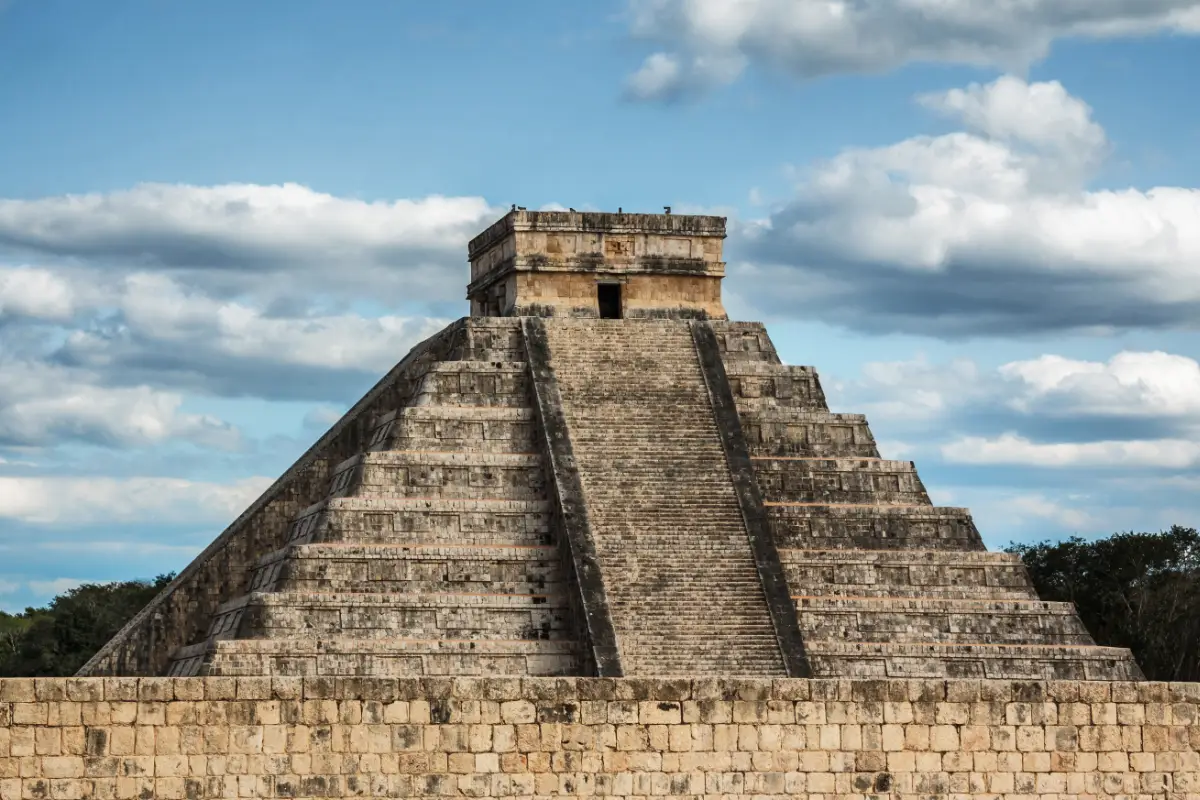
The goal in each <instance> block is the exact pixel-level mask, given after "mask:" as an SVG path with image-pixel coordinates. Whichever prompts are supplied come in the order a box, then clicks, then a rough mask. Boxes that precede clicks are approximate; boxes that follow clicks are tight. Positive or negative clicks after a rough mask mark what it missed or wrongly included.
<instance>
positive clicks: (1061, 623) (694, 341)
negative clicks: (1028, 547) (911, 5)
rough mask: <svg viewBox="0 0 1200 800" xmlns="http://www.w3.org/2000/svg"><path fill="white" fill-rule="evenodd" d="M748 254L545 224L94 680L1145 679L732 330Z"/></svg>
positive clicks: (483, 244) (218, 547)
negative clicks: (733, 297) (736, 257)
mask: <svg viewBox="0 0 1200 800" xmlns="http://www.w3.org/2000/svg"><path fill="white" fill-rule="evenodd" d="M724 237H725V219H724V218H721V217H712V216H684V215H678V214H623V213H618V214H603V213H577V212H574V211H572V212H545V211H541V212H535V211H526V210H524V209H515V208H514V210H513V211H512V212H511V213H509V214H507V215H505V216H504V217H503V218H502V219H500V220H499V221H498V222H496V223H495V224H494V225H492V226H491V227H489V228H488V229H487V230H486V231H484V232H483V233H482V234H480V235H479V236H478V237H476V238H475V239H474V240H472V241H471V243H470V248H469V259H470V264H471V275H470V283H469V286H468V289H467V295H468V299H469V300H470V304H471V315H470V316H469V317H466V318H463V319H460V320H458V321H457V322H454V323H453V324H451V325H449V326H448V327H446V328H445V329H444V330H442V331H441V332H440V333H438V334H436V335H435V336H433V337H431V338H430V339H428V340H426V341H425V342H422V343H421V344H419V345H417V346H416V347H415V348H413V350H412V351H411V352H410V353H409V354H408V355H407V356H405V357H404V359H403V360H401V361H400V363H399V364H397V365H396V366H395V368H393V369H392V370H391V371H390V372H389V373H388V374H387V375H386V376H385V377H384V378H383V379H382V380H381V381H380V382H379V383H378V384H377V385H376V386H375V387H374V388H373V389H372V390H371V391H370V392H368V393H367V395H366V396H365V397H364V398H363V399H362V400H361V401H360V402H359V403H358V404H357V405H355V406H354V408H352V409H351V410H350V412H349V413H347V414H346V416H345V417H344V418H343V419H342V420H341V421H339V422H338V423H337V424H336V425H334V426H333V427H332V428H331V429H330V430H329V432H328V433H326V434H325V435H324V436H322V437H321V439H320V440H319V441H318V442H317V443H316V444H315V445H313V447H312V448H311V449H310V450H309V451H308V452H307V453H305V454H304V455H303V456H302V457H301V458H300V459H299V460H298V461H297V462H296V464H295V465H294V466H292V468H291V469H289V470H288V471H287V472H286V473H285V474H284V475H283V476H282V477H281V478H280V479H279V480H278V481H277V482H276V483H275V484H274V485H273V486H271V488H270V489H268V490H267V491H266V493H264V494H263V496H262V497H261V498H259V499H258V500H257V501H256V502H255V503H254V504H253V505H252V506H251V507H250V508H249V509H247V510H246V511H245V513H243V514H242V515H241V516H240V517H239V518H238V519H237V520H235V521H234V523H233V524H232V525H231V526H230V527H229V528H228V529H226V530H225V532H224V533H222V534H221V535H220V536H219V537H218V538H217V539H216V541H214V542H213V543H212V544H211V545H210V546H209V547H208V548H207V549H205V550H204V552H203V553H201V554H200V556H199V557H197V558H196V560H195V561H193V562H192V564H191V565H189V566H188V567H187V568H186V569H185V570H184V571H183V572H182V573H181V574H180V575H179V577H178V578H177V579H176V580H175V581H174V582H173V583H172V584H171V585H170V586H169V587H167V588H166V589H165V590H164V591H163V592H162V594H160V595H159V596H158V597H157V598H156V599H155V600H154V601H153V602H151V603H150V604H149V605H148V606H147V607H146V608H145V609H144V610H143V611H142V612H140V613H139V614H138V615H137V616H136V617H135V618H134V619H133V620H132V621H131V622H130V623H129V624H128V625H127V626H126V627H125V628H124V629H123V630H122V631H121V632H120V633H119V634H118V635H117V636H116V637H114V639H113V640H112V641H111V642H110V643H109V644H107V645H106V646H105V647H104V648H103V649H102V650H101V651H100V652H99V653H98V654H97V655H96V656H95V657H94V658H93V659H92V660H91V661H90V662H89V663H88V664H87V665H86V666H85V667H84V668H83V670H82V671H81V673H80V674H81V675H172V676H185V675H214V676H217V675H221V676H229V675H237V676H253V675H289V676H291V675H303V676H399V675H432V676H466V675H489V676H493V675H516V676H525V675H599V676H650V675H659V676H668V675H681V676H705V675H752V676H781V677H783V676H793V677H806V676H813V677H884V676H887V677H981V678H982V677H987V678H1022V679H1023V678H1044V679H1067V678H1069V679H1089V680H1129V679H1140V678H1141V673H1140V672H1139V670H1138V667H1137V665H1136V664H1135V663H1134V661H1133V660H1132V658H1131V656H1130V654H1129V652H1128V651H1127V650H1122V649H1115V648H1107V647H1098V646H1096V644H1095V642H1094V641H1093V639H1092V638H1091V636H1090V635H1089V634H1088V632H1087V630H1085V629H1084V627H1083V625H1082V623H1081V622H1080V619H1079V617H1078V616H1077V614H1076V613H1075V609H1074V607H1073V606H1072V605H1071V604H1069V603H1052V602H1043V601H1041V600H1039V599H1038V597H1037V595H1036V593H1035V591H1034V589H1033V587H1032V586H1031V584H1030V582H1029V579H1028V577H1027V575H1026V573H1025V570H1024V568H1023V567H1022V565H1021V563H1020V561H1019V560H1018V559H1017V557H1016V556H1013V555H1010V554H1006V553H994V552H988V550H987V549H986V547H985V546H984V544H983V541H982V539H981V538H980V535H979V532H978V531H977V530H976V527H975V525H974V523H973V522H972V519H971V516H970V514H969V512H968V511H967V510H966V509H962V508H944V507H938V506H934V505H933V504H932V503H931V502H930V500H929V496H928V495H927V494H926V491H925V488H924V486H923V485H922V483H921V480H920V478H919V477H918V476H917V472H916V469H915V467H914V465H913V464H912V462H909V461H890V460H886V459H884V458H882V457H881V456H880V453H879V451H878V449H877V447H876V444H875V440H874V439H873V437H872V435H871V431H870V428H869V427H868V425H867V420H866V419H865V418H864V417H863V416H861V415H858V414H846V413H834V412H831V411H830V410H829V408H828V407H827V405H826V402H825V397H824V394H823V392H822V389H821V383H820V380H819V379H818V377H817V373H816V370H815V369H814V368H813V367H807V366H790V365H784V364H783V363H781V361H780V359H779V357H778V355H777V354H776V351H775V349H774V347H773V346H772V344H771V340H770V338H769V337H768V336H767V332H766V330H765V328H764V327H763V325H761V324H759V323H754V322H731V321H728V320H727V317H726V314H725V311H724V309H723V307H722V304H721V288H720V287H721V280H722V278H723V276H724V267H725V265H724V263H723V262H722V243H723V239H724Z"/></svg>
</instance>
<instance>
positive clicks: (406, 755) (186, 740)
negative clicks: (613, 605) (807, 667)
mask: <svg viewBox="0 0 1200 800" xmlns="http://www.w3.org/2000/svg"><path fill="white" fill-rule="evenodd" d="M1198 708H1200V685H1197V684H1163V683H1151V682H1145V681H1142V682H1110V681H1104V682H1099V681H1091V682H1088V681H1073V680H1070V681H1044V680H1032V681H998V680H934V679H926V680H897V679H890V680H845V679H841V680H820V679H818V680H794V679H783V680H774V681H772V680H746V679H743V680H737V679H708V680H688V679H678V678H677V679H672V680H636V679H616V680H611V679H589V678H572V679H562V678H560V679H546V678H484V679H454V680H449V679H436V678H423V679H420V678H399V679H381V678H340V679H334V678H306V679H299V678H280V677H276V678H237V679H235V678H182V679H163V678H143V679H128V678H109V679H38V680H32V679H29V680H0V797H2V798H4V800H9V799H10V798H12V799H13V800H16V799H17V798H22V799H23V798H30V799H32V798H58V797H62V798H120V799H121V800H126V799H128V800H133V799H134V798H137V800H144V799H145V798H191V799H193V800H209V799H210V798H211V799H212V800H216V799H218V798H220V799H222V800H223V799H225V798H235V797H326V798H348V797H362V796H376V797H434V796H436V797H515V798H530V799H532V798H545V797H579V796H585V795H599V796H607V797H615V798H622V799H623V800H632V798H645V797H651V796H655V797H688V798H711V799H712V800H717V798H740V797H778V798H785V797H787V798H803V799H804V800H826V799H827V798H833V797H839V798H841V797H844V798H862V799H863V800H866V798H869V797H890V796H895V797H960V798H979V800H985V798H1013V799H1014V800H1015V799H1016V798H1032V797H1038V798H1062V799H1063V800H1076V799H1077V798H1078V800H1084V798H1101V797H1129V798H1169V799H1170V800H1198V798H1200V752H1198V751H1200V726H1197V718H1198V713H1200V712H1198Z"/></svg>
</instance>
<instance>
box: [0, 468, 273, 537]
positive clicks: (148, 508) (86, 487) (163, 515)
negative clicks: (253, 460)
mask: <svg viewBox="0 0 1200 800" xmlns="http://www.w3.org/2000/svg"><path fill="white" fill-rule="evenodd" d="M271 483H272V479H271V478H266V477H255V478H246V479H244V480H240V481H236V482H233V483H228V484H222V483H207V482H199V481H189V480H183V479H179V478H147V477H138V478H124V479H115V478H56V477H45V478H9V477H0V519H10V520H17V521H21V522H27V523H37V524H62V525H86V524H89V523H98V522H108V523H116V522H124V523H135V522H155V523H161V524H169V523H187V524H200V523H218V524H219V523H228V522H229V521H231V520H232V519H233V518H234V517H236V516H237V515H238V514H240V513H241V512H242V511H243V510H245V508H246V506H248V505H249V504H250V503H251V502H252V501H253V500H254V499H255V498H257V497H258V496H259V495H260V494H262V492H263V491H265V490H266V488H267V487H268V486H270V485H271Z"/></svg>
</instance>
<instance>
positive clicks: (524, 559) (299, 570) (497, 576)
mask: <svg viewBox="0 0 1200 800" xmlns="http://www.w3.org/2000/svg"><path fill="white" fill-rule="evenodd" d="M250 590H251V591H293V592H295V591H302V592H367V593H380V592H389V593H392V592H394V593H399V594H417V593H421V592H500V593H504V594H560V593H563V592H566V591H568V587H567V585H566V583H565V579H564V577H563V573H562V566H561V563H560V554H559V552H558V548H556V547H494V546H493V547H420V546H417V547H414V546H410V545H358V544H350V545H347V544H308V545H296V546H292V547H288V548H285V549H283V550H278V551H276V552H274V553H272V554H270V555H268V556H265V557H264V558H262V559H260V560H259V563H258V566H257V567H256V569H255V572H254V577H253V578H252V579H251V583H250Z"/></svg>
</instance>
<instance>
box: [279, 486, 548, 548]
mask: <svg viewBox="0 0 1200 800" xmlns="http://www.w3.org/2000/svg"><path fill="white" fill-rule="evenodd" d="M552 511H553V508H552V504H551V503H550V501H547V500H471V499H464V498H451V499H448V500H443V499H437V498H413V497H337V498H332V499H330V500H325V501H322V502H320V503H317V504H315V505H313V506H311V507H309V508H307V509H305V510H304V511H303V512H302V513H301V514H300V515H298V516H297V518H296V520H295V522H293V523H292V527H291V530H290V532H289V535H288V543H289V544H306V543H309V542H358V543H375V544H446V545H450V544H511V545H537V544H552V543H553V542H554V540H555V539H554V533H553V531H552V529H551V517H552Z"/></svg>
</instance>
